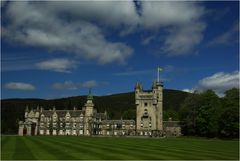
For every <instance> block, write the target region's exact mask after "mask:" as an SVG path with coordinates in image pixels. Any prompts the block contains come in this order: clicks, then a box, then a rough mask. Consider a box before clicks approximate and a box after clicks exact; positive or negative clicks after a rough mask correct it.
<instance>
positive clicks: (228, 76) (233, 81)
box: [196, 71, 239, 95]
mask: <svg viewBox="0 0 240 161" xmlns="http://www.w3.org/2000/svg"><path fill="white" fill-rule="evenodd" d="M234 87H235V88H238V87H239V71H234V72H232V73H224V72H219V73H215V74H213V75H212V76H209V77H206V78H203V79H202V80H200V81H199V82H198V85H197V87H196V89H198V90H200V91H203V90H207V89H212V90H214V91H215V92H216V93H217V94H219V95H222V94H223V93H224V92H225V91H226V90H228V89H231V88H234Z"/></svg>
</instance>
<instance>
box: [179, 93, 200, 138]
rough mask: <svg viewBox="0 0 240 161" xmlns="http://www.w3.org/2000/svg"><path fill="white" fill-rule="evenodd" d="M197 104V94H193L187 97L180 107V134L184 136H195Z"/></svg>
mask: <svg viewBox="0 0 240 161" xmlns="http://www.w3.org/2000/svg"><path fill="white" fill-rule="evenodd" d="M199 102H200V96H199V94H197V93H194V94H191V95H189V96H188V97H187V98H186V99H185V100H184V102H183V104H182V105H181V108H180V115H179V118H180V120H181V122H182V133H183V134H185V135H195V134H196V117H197V109H198V108H199Z"/></svg>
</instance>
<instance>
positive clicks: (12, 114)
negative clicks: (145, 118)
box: [1, 89, 190, 134]
mask: <svg viewBox="0 0 240 161" xmlns="http://www.w3.org/2000/svg"><path fill="white" fill-rule="evenodd" d="M188 95H190V94H189V93H186V92H183V91H178V90H170V89H164V90H163V111H164V112H163V118H164V120H167V119H168V118H169V117H172V118H173V120H178V118H179V116H178V112H179V109H180V106H181V104H182V103H183V101H184V100H185V98H186V97H187V96H188ZM85 102H86V96H75V97H68V98H61V99H51V100H45V99H5V100H1V133H2V134H17V130H18V120H24V111H25V108H26V106H28V107H29V109H31V108H32V109H36V107H37V106H39V107H44V109H52V108H53V107H54V106H55V108H56V109H57V110H63V109H73V107H74V106H75V107H76V108H77V109H81V108H82V107H83V106H84V103H85ZM93 102H94V104H95V108H96V109H97V111H98V112H104V111H105V110H106V111H107V113H108V116H109V118H110V119H121V117H122V118H123V119H135V117H136V116H135V112H136V107H135V95H134V92H129V93H121V94H113V95H108V96H94V98H93Z"/></svg>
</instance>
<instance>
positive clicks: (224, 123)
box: [179, 88, 239, 138]
mask: <svg viewBox="0 0 240 161" xmlns="http://www.w3.org/2000/svg"><path fill="white" fill-rule="evenodd" d="M179 117H180V120H181V121H182V133H183V134H184V135H191V136H203V137H228V138H238V137H239V89H236V88H233V89H230V90H228V91H226V92H225V96H224V97H222V98H219V97H218V96H217V95H216V94H215V93H214V92H213V91H212V90H207V91H205V92H203V93H195V94H193V95H189V96H188V97H187V98H186V99H185V100H184V102H183V104H182V105H181V108H180V113H179Z"/></svg>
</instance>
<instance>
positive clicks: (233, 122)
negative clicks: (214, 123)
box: [218, 88, 239, 137]
mask: <svg viewBox="0 0 240 161" xmlns="http://www.w3.org/2000/svg"><path fill="white" fill-rule="evenodd" d="M218 123H219V133H220V136H222V137H238V136H239V89H237V88H233V89H230V90H228V91H226V92H225V97H224V98H223V112H222V113H221V115H220V119H219V122H218Z"/></svg>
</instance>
